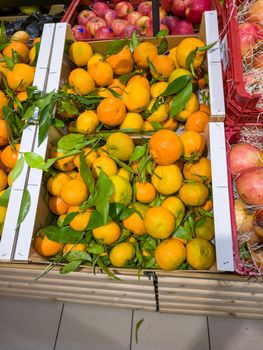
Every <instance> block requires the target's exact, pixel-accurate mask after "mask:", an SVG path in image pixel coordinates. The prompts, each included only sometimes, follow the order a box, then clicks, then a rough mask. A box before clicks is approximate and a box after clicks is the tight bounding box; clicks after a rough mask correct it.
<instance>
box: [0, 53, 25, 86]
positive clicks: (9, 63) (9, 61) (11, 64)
mask: <svg viewBox="0 0 263 350" xmlns="http://www.w3.org/2000/svg"><path fill="white" fill-rule="evenodd" d="M4 59H5V63H6V66H7V68H8V69H13V68H14V65H15V62H14V61H13V60H12V58H9V57H7V56H4ZM20 84H21V83H20ZM20 84H19V85H20ZM17 87H18V86H17Z"/></svg>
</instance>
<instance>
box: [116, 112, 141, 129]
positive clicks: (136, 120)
mask: <svg viewBox="0 0 263 350" xmlns="http://www.w3.org/2000/svg"><path fill="white" fill-rule="evenodd" d="M142 127H143V118H142V116H141V115H140V114H139V113H132V112H128V113H127V114H126V116H125V119H124V121H123V122H122V123H121V125H120V130H125V131H130V132H138V133H139V132H140V131H141V130H142Z"/></svg>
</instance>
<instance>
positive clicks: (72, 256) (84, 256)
mask: <svg viewBox="0 0 263 350" xmlns="http://www.w3.org/2000/svg"><path fill="white" fill-rule="evenodd" d="M66 260H67V261H69V262H70V261H74V260H85V261H90V262H92V258H91V256H90V255H89V254H88V253H87V252H83V251H80V250H71V251H69V253H67V255H66Z"/></svg>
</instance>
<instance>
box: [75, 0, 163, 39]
mask: <svg viewBox="0 0 263 350" xmlns="http://www.w3.org/2000/svg"><path fill="white" fill-rule="evenodd" d="M161 11H162V12H163V16H165V15H166V12H165V11H164V10H163V9H162V10H161ZM77 22H78V24H76V25H74V27H73V28H72V32H73V34H74V36H75V38H76V40H87V39H91V38H95V39H111V38H114V37H128V38H130V37H131V35H132V33H133V32H136V33H137V35H138V36H152V35H153V25H152V1H131V2H129V1H118V0H117V1H116V0H113V1H111V3H109V4H108V3H106V2H103V1H94V3H93V4H92V5H90V7H89V9H86V10H82V11H81V12H80V13H79V14H78V16H77ZM161 29H168V27H167V26H166V25H164V24H162V26H161Z"/></svg>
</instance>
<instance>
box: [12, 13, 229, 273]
mask: <svg viewBox="0 0 263 350" xmlns="http://www.w3.org/2000/svg"><path fill="white" fill-rule="evenodd" d="M68 35H70V31H69V28H68V26H67V24H66V23H59V24H57V25H56V31H55V38H54V45H53V52H52V58H51V64H50V71H49V75H48V84H47V92H49V91H52V90H54V89H58V88H59V87H60V83H61V82H62V81H64V79H65V75H64V74H65V73H67V71H68V70H69V65H68V62H67V61H66V59H65V57H64V48H65V41H66V39H67V38H68ZM183 38H184V37H171V38H169V39H168V40H169V42H168V44H169V45H170V46H175V45H177V44H178V43H179V42H180V41H181V40H182V39H183ZM70 39H72V36H71V37H70ZM200 39H202V40H204V41H205V42H207V43H211V42H215V41H217V40H218V30H217V20H216V12H215V11H209V12H206V13H205V15H204V18H203V23H202V26H201V30H200ZM153 40H156V39H153ZM107 43H108V42H102V41H100V42H91V43H90V44H91V45H92V46H94V48H95V51H97V52H102V53H103V52H105V48H106V45H107ZM207 67H208V75H209V85H210V97H211V110H212V117H215V118H216V119H219V120H222V121H223V118H224V113H225V110H224V98H223V84H222V74H221V61H220V52H219V45H217V44H216V45H215V46H214V48H213V49H211V50H210V51H208V58H207ZM219 73H220V74H219ZM218 74H219V75H218ZM213 89H215V91H212V90H213ZM218 89H219V90H220V92H218ZM211 124H212V123H210V125H211ZM216 124H217V127H220V128H221V130H222V128H223V123H222V122H218V123H216ZM208 137H210V142H209V144H211V149H210V156H211V158H212V159H214V160H215V161H218V162H219V164H220V177H217V176H215V175H214V176H215V178H214V179H213V189H214V188H215V189H216V191H215V193H214V202H216V203H218V201H219V202H220V203H221V200H222V197H224V200H225V201H227V200H228V192H226V190H225V188H222V181H223V182H224V185H225V179H227V173H226V166H225V165H226V153H225V149H224V144H225V138H224V135H223V134H222V133H221V134H220V135H219V136H218V134H217V135H216V140H217V144H214V141H215V140H214V137H215V136H214V127H213V126H210V134H209V136H208ZM52 138H53V135H52V132H51V133H49V135H48V137H47V138H46V140H45V141H44V142H43V143H42V144H41V145H40V147H38V145H37V137H36V142H35V147H34V152H36V153H38V154H40V155H41V156H42V157H45V156H46V153H47V150H48V144H49V141H50V140H51V139H52ZM214 152H215V156H213V153H214ZM213 157H214V158H213ZM215 161H213V160H212V172H213V174H216V171H217V170H216V168H215ZM222 179H223V180H222ZM217 180H218V181H219V182H217ZM41 182H42V171H40V170H38V169H31V170H30V174H29V180H28V185H27V189H28V190H29V192H30V195H31V206H30V212H29V214H28V215H27V217H26V218H25V220H24V222H23V223H22V224H21V225H20V228H19V239H18V242H17V249H16V252H15V260H17V261H27V260H30V256H29V254H30V246H31V239H32V235H33V233H34V232H36V231H37V230H38V229H40V228H41V227H42V226H43V224H44V222H45V218H46V215H47V212H48V209H47V207H46V205H45V202H44V200H43V198H44V194H45V189H44V188H42V187H41ZM217 196H218V199H217ZM225 204H226V203H221V204H216V205H215V208H216V210H215V213H214V215H215V222H216V242H218V244H219V247H218V252H217V264H218V266H217V269H218V270H223V271H233V254H232V246H230V248H229V249H227V250H224V247H223V246H222V247H221V240H220V239H219V238H218V237H221V235H222V230H221V227H220V225H219V224H218V223H219V222H220V219H221V218H222V210H223V212H224V234H225V235H228V241H229V240H230V239H231V226H229V225H230V212H228V211H227V206H226V205H225ZM33 223H34V224H33ZM231 242H232V241H231ZM226 253H227V258H226ZM226 261H228V263H227V264H226V263H225V262H226Z"/></svg>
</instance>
